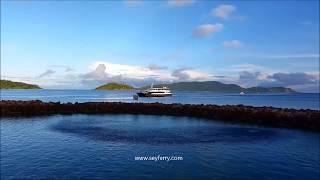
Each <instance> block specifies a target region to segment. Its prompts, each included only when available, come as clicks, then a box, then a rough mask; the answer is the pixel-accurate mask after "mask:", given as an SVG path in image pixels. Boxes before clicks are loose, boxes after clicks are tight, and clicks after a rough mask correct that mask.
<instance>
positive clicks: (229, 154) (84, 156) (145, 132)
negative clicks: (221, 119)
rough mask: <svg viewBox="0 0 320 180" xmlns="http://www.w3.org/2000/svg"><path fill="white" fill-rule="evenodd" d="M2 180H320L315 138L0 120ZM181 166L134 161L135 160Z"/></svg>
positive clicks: (75, 118)
mask: <svg viewBox="0 0 320 180" xmlns="http://www.w3.org/2000/svg"><path fill="white" fill-rule="evenodd" d="M0 122H1V179H11V178H18V179H21V178H25V179H26V178H27V179H34V178H35V179H39V178H55V179H79V178H91V179H123V178H128V179H150V178H153V179H166V178H171V179H177V178H180V179H186V178H187V179H191V178H198V179H201V178H211V179H235V178H237V179H319V176H320V159H319V153H320V138H319V133H315V132H304V131H297V130H287V129H274V128H263V127H256V126H244V125H234V124H226V123H218V122H214V121H206V120H202V119H196V118H188V117H171V116H146V115H72V116H62V115H56V116H49V117H33V118H14V119H8V118H2V120H1V121H0ZM158 155H160V156H176V157H182V158H183V160H179V161H169V162H167V161H138V160H135V157H136V156H158Z"/></svg>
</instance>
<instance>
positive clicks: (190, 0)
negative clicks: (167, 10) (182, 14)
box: [168, 0, 195, 7]
mask: <svg viewBox="0 0 320 180" xmlns="http://www.w3.org/2000/svg"><path fill="white" fill-rule="evenodd" d="M194 3H195V0H168V5H169V6H171V7H183V6H189V5H192V4H194Z"/></svg>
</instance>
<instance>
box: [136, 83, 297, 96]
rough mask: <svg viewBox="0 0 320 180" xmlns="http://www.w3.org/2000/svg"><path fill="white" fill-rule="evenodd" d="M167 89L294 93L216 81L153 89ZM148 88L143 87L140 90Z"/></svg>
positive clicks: (179, 84)
mask: <svg viewBox="0 0 320 180" xmlns="http://www.w3.org/2000/svg"><path fill="white" fill-rule="evenodd" d="M162 86H166V87H169V88H170V89H171V90H173V91H210V92H219V93H240V92H244V93H293V92H296V91H294V90H293V89H291V88H286V87H250V88H244V87H241V86H239V85H236V84H224V83H221V82H218V81H202V82H197V81H194V82H177V83H171V84H158V85H154V87H162ZM146 88H149V86H144V87H142V88H141V89H146Z"/></svg>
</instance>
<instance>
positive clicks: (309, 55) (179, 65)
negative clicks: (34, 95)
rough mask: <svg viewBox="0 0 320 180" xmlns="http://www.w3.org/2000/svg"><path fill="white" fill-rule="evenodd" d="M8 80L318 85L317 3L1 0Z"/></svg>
mask: <svg viewBox="0 0 320 180" xmlns="http://www.w3.org/2000/svg"><path fill="white" fill-rule="evenodd" d="M1 79H8V80H13V81H23V82H27V83H34V84H38V85H40V86H41V87H43V88H49V89H92V88H95V87H96V86H98V85H101V84H104V83H108V82H119V83H127V84H130V85H133V86H135V87H140V86H143V85H149V84H151V83H152V82H154V83H155V84H156V83H171V82H179V81H220V82H223V83H235V84H238V85H241V86H243V87H252V86H265V87H272V86H285V87H291V88H293V89H295V90H297V91H299V92H319V1H312V0H307V1H289V0H288V1H271V0H270V1H254V0H251V1H245V2H244V1H221V2H219V1H205V0H169V1H167V0H162V1H152V0H148V1H146V0H145V1H143V0H124V1H31V0H30V1H1Z"/></svg>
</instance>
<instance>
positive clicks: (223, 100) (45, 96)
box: [0, 90, 320, 110]
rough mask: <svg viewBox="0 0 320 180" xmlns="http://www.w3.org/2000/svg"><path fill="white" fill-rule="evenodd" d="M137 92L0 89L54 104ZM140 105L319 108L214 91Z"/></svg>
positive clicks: (296, 97) (290, 98) (295, 100)
mask: <svg viewBox="0 0 320 180" xmlns="http://www.w3.org/2000/svg"><path fill="white" fill-rule="evenodd" d="M136 92H137V91H96V90H1V92H0V93H1V94H0V95H1V99H2V100H8V99H9V100H12V99H14V100H34V99H38V100H42V101H47V102H48V101H52V102H57V101H60V102H88V101H97V102H101V101H105V102H133V95H134V94H136ZM138 102H161V103H183V104H217V105H226V104H230V105H235V104H244V105H251V106H274V107H281V108H295V109H317V110H319V109H320V104H319V94H318V93H290V94H284V93H282V94H271V93H267V94H245V95H240V94H224V93H212V92H173V96H172V97H160V98H139V100H138Z"/></svg>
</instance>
